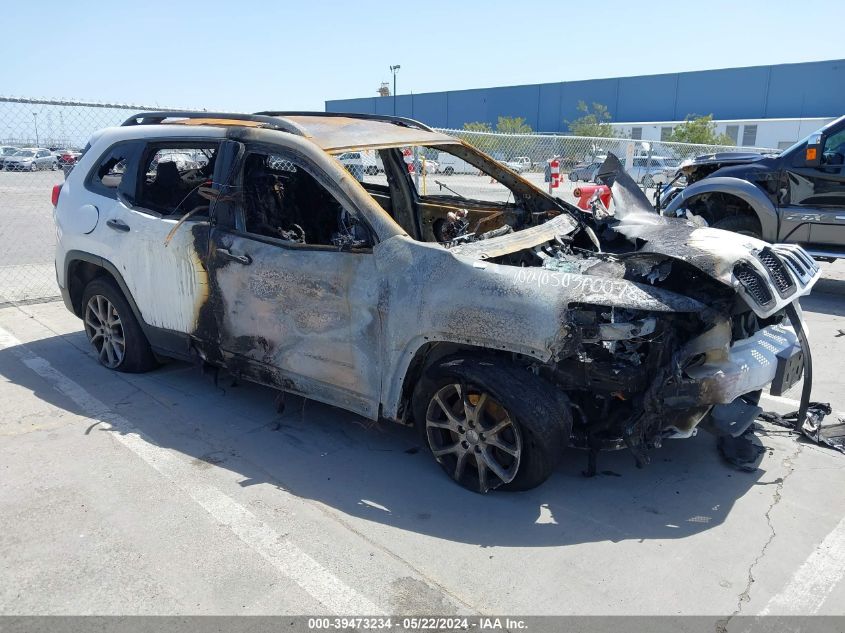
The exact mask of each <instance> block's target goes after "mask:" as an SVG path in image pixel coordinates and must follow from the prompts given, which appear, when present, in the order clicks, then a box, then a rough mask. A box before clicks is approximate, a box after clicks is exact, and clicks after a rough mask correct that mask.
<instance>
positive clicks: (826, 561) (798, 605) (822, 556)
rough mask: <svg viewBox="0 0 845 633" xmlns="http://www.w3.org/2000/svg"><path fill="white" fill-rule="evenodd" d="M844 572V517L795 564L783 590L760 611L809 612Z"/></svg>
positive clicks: (834, 585)
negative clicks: (797, 564)
mask: <svg viewBox="0 0 845 633" xmlns="http://www.w3.org/2000/svg"><path fill="white" fill-rule="evenodd" d="M843 576H845V519H842V520H841V521H840V522H839V524H838V525H837V526H836V527H835V528H834V529H833V531H832V532H831V533H830V534H828V535H827V536H826V537H825V538H824V540H823V541H822V542H821V543H820V544H819V546H818V547H817V548H816V549H815V550H814V551H813V553H812V554H810V556H809V558H807V560H806V561H804V564H803V565H801V567H799V568H798V571H796V572H795V573H794V574H793V575H792V578H791V579H790V581H789V582H788V583H787V584H786V586H785V587H784V588H783V590H782V591H781V592H780V593H778V594H777V595H775V596H772V598H771V600H769V602H768V603H767V604H766V606H765V607H764V608H763V610H762V611H761V612H760V615H769V614H772V613H774V614H777V615H793V614H794V615H813V614H816V613H818V612H819V609H820V608H821V606H822V604H823V603H824V601H825V598H827V596H828V595H829V594H830V592H831V591H833V589H834V588H835V587H836V584H837V583H838V582H840V581H841V580H842V578H843Z"/></svg>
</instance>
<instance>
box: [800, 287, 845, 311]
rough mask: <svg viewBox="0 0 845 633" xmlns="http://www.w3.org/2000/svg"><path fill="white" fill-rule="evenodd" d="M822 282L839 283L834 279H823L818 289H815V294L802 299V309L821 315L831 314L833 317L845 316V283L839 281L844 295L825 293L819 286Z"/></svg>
mask: <svg viewBox="0 0 845 633" xmlns="http://www.w3.org/2000/svg"><path fill="white" fill-rule="evenodd" d="M822 281H839V280H833V279H827V280H825V279H821V280H819V282H818V284H816V287H815V288H813V293H812V294H811V295H809V296H806V297H802V298H801V308H802V309H804V310H805V311H807V312H818V313H819V314H829V315H831V316H845V296H842V295H845V281H839V283H841V284H842V294H841V295H837V294H829V293H825V292H824V291H823V290H822V289H821V288H819V285H820V284H821V282H822Z"/></svg>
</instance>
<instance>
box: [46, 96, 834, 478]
mask: <svg viewBox="0 0 845 633" xmlns="http://www.w3.org/2000/svg"><path fill="white" fill-rule="evenodd" d="M409 148H411V149H413V150H414V151H418V152H420V153H423V154H424V153H425V152H426V151H430V150H431V148H436V149H437V150H438V151H439V152H441V153H443V152H445V153H448V154H451V155H454V156H456V157H457V158H459V159H461V160H464V161H466V162H468V163H470V164H472V165H474V166H475V167H477V168H478V169H479V170H481V171H482V172H484V173H485V174H488V175H489V176H491V179H493V180H494V181H495V182H496V183H497V184H496V185H495V190H494V191H492V193H491V194H490V195H487V194H484V195H482V194H481V193H478V192H475V193H474V192H473V190H471V189H470V188H466V189H463V190H460V189H459V188H460V187H461V185H460V183H459V182H458V179H457V177H456V178H454V179H452V180H450V181H449V185H448V186H446V185H445V184H443V183H439V182H438V181H437V180H434V181H433V182H432V180H431V179H429V180H428V182H427V183H426V181H422V184H421V182H420V181H421V176H420V174H419V172H417V173H409V169H408V166H407V163H406V161H405V157H406V156H407V155H408V154H409V151H408V149H409ZM348 151H375V152H378V156H379V159H380V161H381V162H382V164H383V165H384V172H383V173H377V174H372V175H367V176H365V178H364V180H363V182H359V181H358V180H357V179H356V178H354V177H352V175H351V174H350V173H349V172H348V171H347V170H346V169H345V168H344V166H343V165H342V164H341V163H340V162H339V161H338V160H336V158H335V157H336V156H337V155H339V154H342V153H343V152H348ZM175 152H194V153H195V152H203V154H204V156H205V157H206V158H207V162H206V163H205V164H203V165H202V166H201V167H199V168H193V169H186V170H185V171H180V169H179V167H178V166H177V165H175V164H174V163H173V162H168V161H167V160H166V159H164V158H162V157H163V156H166V155H167V154H172V153H175ZM614 160H615V159H611V160H609V161H608V163H609V165H606V166H605V167H606V169H608V170H610V171H611V172H612V171H613V167H614V164H613V161H614ZM616 166H617V167H619V165H618V161H616ZM617 171H622V170H617ZM614 173H615V172H614ZM607 179H609V180H615V183H614V187H613V200H614V207H615V208H614V214H613V215H604V216H602V215H601V214H586V213H583V212H582V211H580V210H578V209H577V208H576V207H574V206H571V205H569V204H567V203H565V202H563V201H561V200H558V199H555V198H552V197H551V196H549V195H547V194H545V193H544V192H542V191H540V190H539V189H537V188H536V187H534V186H533V185H532V184H530V183H529V182H527V181H525V180H524V179H522V178H521V177H520V176H519V175H518V174H517V173H515V172H513V171H511V170H510V169H508V168H507V167H504V166H502V165H500V164H498V163H496V162H495V161H493V160H492V159H490V158H489V157H487V156H485V155H484V154H482V153H480V152H478V151H477V150H475V149H473V148H472V147H470V146H468V145H465V144H463V143H461V142H460V141H457V140H455V139H453V138H451V137H449V136H446V135H444V134H440V133H437V132H434V131H432V130H430V129H429V128H427V127H425V126H424V125H422V124H420V123H417V122H415V121H410V120H407V119H401V118H395V117H375V116H366V115H334V114H322V113H319V114H314V113H280V112H270V113H261V114H258V115H225V114H220V115H217V114H209V113H144V114H139V115H137V116H135V117H132V118H131V119H130V120H128V121H127V122H126V123H125V124H124V126H123V127H120V128H112V129H108V130H105V131H103V132H101V133H99V134H98V135H96V136H95V137H94V138H93V139H92V140H91V143H90V147H89V148H88V149H87V151H86V152H85V154H84V155H83V157H82V158H81V159H80V160H79V163H78V166H77V168H76V169H74V170H73V172H72V173H71V174H70V175H69V177H68V179H67V181H66V182H65V184H64V186H63V188H62V190H61V193H60V195H58V202H57V207H56V211H55V219H56V225H57V230H58V234H59V242H58V250H57V258H56V263H57V266H56V267H57V273H58V281H59V286H60V288H61V290H62V294H63V297H64V300H65V303H66V304H67V306H68V307H69V309H71V310H72V311H73V312H74V313H75V314H77V315H78V316H79V317H81V318H82V319H83V321H84V325H85V330H86V332H87V334H88V337H89V339H90V341H91V343H92V345H93V346H94V349H95V351H96V353H97V355H98V358H99V359H100V362H101V363H102V364H104V365H105V366H107V367H110V368H113V369H117V370H121V371H144V370H148V369H151V368H153V367H154V366H155V365H156V363H157V362H158V360H159V359H160V358H161V357H173V358H179V359H184V360H193V361H195V362H199V363H202V364H203V365H204V366H206V365H210V366H216V367H223V368H226V369H227V370H228V371H229V372H231V373H232V374H234V375H236V376H240V377H243V378H246V379H249V380H253V381H256V382H259V383H262V384H265V385H269V386H271V387H274V388H277V389H279V390H280V391H281V392H282V393H284V392H291V393H296V394H300V395H303V396H306V397H309V398H313V399H316V400H319V401H322V402H325V403H328V404H332V405H336V406H340V407H343V408H346V409H349V410H351V411H354V412H356V413H359V414H361V415H363V416H366V417H368V418H371V419H379V418H385V419H391V420H397V421H400V422H405V423H414V424H416V425H417V426H418V428H419V429H420V431H421V433H422V436H423V437H424V438H425V442H426V444H427V445H428V447H429V448H430V449H431V451H432V453H433V454H434V456H435V458H436V459H437V461H438V462H439V463H440V464H441V466H442V467H443V468H444V470H445V471H446V472H447V473H448V474H449V475H450V476H451V477H453V478H454V479H455V480H456V481H458V482H459V483H461V484H462V485H464V486H466V487H467V488H470V489H472V490H478V491H486V490H489V489H492V488H496V487H499V486H503V487H505V488H509V489H525V488H530V487H532V486H536V485H538V484H539V483H541V482H542V481H543V480H544V479H546V478H547V477H548V476H549V474H550V473H551V471H552V469H553V468H554V466H555V464H556V463H557V461H558V460H559V459H560V457H561V454H562V451H563V450H564V448H565V447H566V446H568V445H575V446H579V447H582V448H585V449H590V451H591V455H594V454H595V451H598V450H600V449H605V448H622V447H628V448H630V449H632V450H633V451H634V453H635V455H636V456H637V458H638V459H639V460H645V453H646V451H647V450H648V449H651V448H653V447H656V446H659V445H660V443H661V442H662V441H663V440H664V439H666V438H673V437H675V438H682V437H689V436H691V435H693V434H694V433H695V432H696V429H697V427H698V426H699V424H702V423H704V424H707V425H709V426H711V427H713V428H716V429H717V430H718V431H719V432H720V433H724V434H729V435H733V434H739V433H742V432H743V431H744V430H745V428H747V427H748V425H749V424H750V423H751V421H752V420H753V418H754V416H755V414H756V412H757V411H759V408H757V407H756V398H757V397H758V395H759V393H760V391H761V390H762V389H765V388H771V390H772V391H773V392H774V393H780V392H781V391H783V390H785V389H786V388H788V387H789V386H790V385H792V384H793V383H794V382H795V381H797V380H798V379H799V377H800V376H801V374H802V371H804V370H805V369H807V368H809V362H810V359H809V349H808V348H807V346H806V340H805V339H804V338H803V334H802V330H801V318H800V314H799V313H798V311H797V309H796V308H795V307H794V305H795V304H794V302H795V301H796V300H797V299H798V298H799V297H800V296H802V295H805V294H807V293H808V292H809V291H810V288H811V287H812V285H813V283H814V282H815V281H816V279H817V278H818V274H819V272H818V268H817V266H816V264H815V263H814V262H813V260H812V258H811V257H809V256H808V255H807V254H806V253H805V252H804V251H803V250H802V249H801V248H799V247H797V246H783V245H778V246H769V245H768V244H766V243H764V242H762V241H759V240H756V239H754V238H751V237H747V236H742V235H737V234H734V233H728V232H724V231H720V230H718V229H713V228H702V227H700V226H697V225H696V224H695V223H693V222H690V221H687V220H683V219H675V218H667V217H661V216H660V215H658V214H656V213H654V211H653V210H650V209H649V207H648V201H647V200H645V198H644V196H643V195H642V194H641V193H640V192H639V189H637V187H636V185H635V184H634V183H633V182H632V181H631V180H630V178H629V177H627V176H626V175H625V174H624V172H622V173H619V174H617V175H616V177H615V178H614V176H612V175H606V180H607ZM479 180H481V179H477V178H471V179H467V181H468V183H469V185H467V187H477V186H478V185H477V182H478V181H479ZM483 180H485V181H486V180H487V179H483ZM796 327H797V332H796Z"/></svg>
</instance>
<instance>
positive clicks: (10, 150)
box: [0, 145, 21, 169]
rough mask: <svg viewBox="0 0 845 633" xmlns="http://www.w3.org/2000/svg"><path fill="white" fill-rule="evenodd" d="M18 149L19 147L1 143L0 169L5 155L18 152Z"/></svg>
mask: <svg viewBox="0 0 845 633" xmlns="http://www.w3.org/2000/svg"><path fill="white" fill-rule="evenodd" d="M20 149H21V148H20V147H13V146H11V145H3V146H2V147H0V169H3V161H5V160H6V158H7V157H9V156H12V155H14V154H16V153H17V152H19V151H20Z"/></svg>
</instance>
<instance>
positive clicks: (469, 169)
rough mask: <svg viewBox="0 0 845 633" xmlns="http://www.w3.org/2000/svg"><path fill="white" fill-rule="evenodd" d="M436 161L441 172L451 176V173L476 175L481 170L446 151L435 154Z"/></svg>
mask: <svg viewBox="0 0 845 633" xmlns="http://www.w3.org/2000/svg"><path fill="white" fill-rule="evenodd" d="M437 163H438V165H439V171H440V173H441V174H444V175H446V176H451V175H452V174H473V175H476V176H477V175H478V174H480V173H481V170H480V169H478V168H477V167H473V166H472V165H470V164H469V163H468V162H466V161H465V160H463V159H462V158H458V157H457V156H455V155H454V154H447V153H446V152H439V154H438V156H437Z"/></svg>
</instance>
